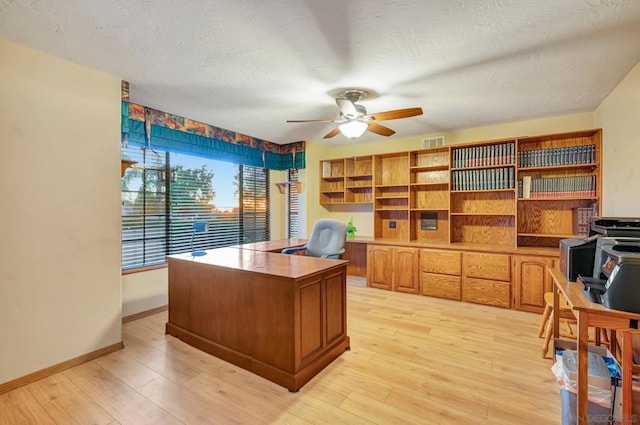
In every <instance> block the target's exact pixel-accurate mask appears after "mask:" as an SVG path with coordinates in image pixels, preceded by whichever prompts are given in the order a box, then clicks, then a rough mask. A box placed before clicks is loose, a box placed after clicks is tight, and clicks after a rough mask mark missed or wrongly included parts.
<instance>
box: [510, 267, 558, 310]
mask: <svg viewBox="0 0 640 425" xmlns="http://www.w3.org/2000/svg"><path fill="white" fill-rule="evenodd" d="M513 258H514V261H513V263H514V269H515V288H514V289H515V291H514V308H515V309H518V310H523V311H531V312H534V313H542V311H543V310H544V306H545V302H544V294H545V292H551V291H552V289H553V282H552V281H551V276H549V273H548V272H547V267H554V266H555V265H556V264H557V260H556V259H554V258H549V257H539V256H533V255H514V257H513Z"/></svg>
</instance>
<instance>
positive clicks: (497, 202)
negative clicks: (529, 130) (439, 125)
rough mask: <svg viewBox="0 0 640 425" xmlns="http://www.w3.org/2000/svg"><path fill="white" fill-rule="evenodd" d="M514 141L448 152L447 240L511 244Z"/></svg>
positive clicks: (463, 146)
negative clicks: (449, 222)
mask: <svg viewBox="0 0 640 425" xmlns="http://www.w3.org/2000/svg"><path fill="white" fill-rule="evenodd" d="M515 154H516V141H515V140H514V139H510V140H496V141H492V142H487V143H482V144H479V143H475V144H470V145H462V146H460V147H455V148H452V149H451V156H452V164H453V168H452V171H451V241H452V242H463V243H479V244H495V245H514V244H515V241H516V238H515V223H516V208H515V193H516V191H515V187H516V186H515V174H516V170H515V157H516V156H515Z"/></svg>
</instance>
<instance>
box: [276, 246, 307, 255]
mask: <svg viewBox="0 0 640 425" xmlns="http://www.w3.org/2000/svg"><path fill="white" fill-rule="evenodd" d="M303 249H307V245H302V246H291V247H289V248H285V249H283V250H282V251H280V253H281V254H295V253H296V252H298V251H302V250H303Z"/></svg>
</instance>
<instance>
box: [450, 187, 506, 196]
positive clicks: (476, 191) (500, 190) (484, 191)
mask: <svg viewBox="0 0 640 425" xmlns="http://www.w3.org/2000/svg"><path fill="white" fill-rule="evenodd" d="M497 192H515V188H513V187H512V188H511V189H486V190H452V191H451V193H452V194H453V193H497Z"/></svg>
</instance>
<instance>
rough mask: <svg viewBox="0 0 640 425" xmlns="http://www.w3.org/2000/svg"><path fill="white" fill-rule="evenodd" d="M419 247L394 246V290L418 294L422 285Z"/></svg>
mask: <svg viewBox="0 0 640 425" xmlns="http://www.w3.org/2000/svg"><path fill="white" fill-rule="evenodd" d="M419 252H420V251H419V250H418V249H417V248H394V250H393V290H394V291H398V292H408V293H410V294H418V293H419V292H420V285H419V279H418V267H419V264H420V258H419Z"/></svg>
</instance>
